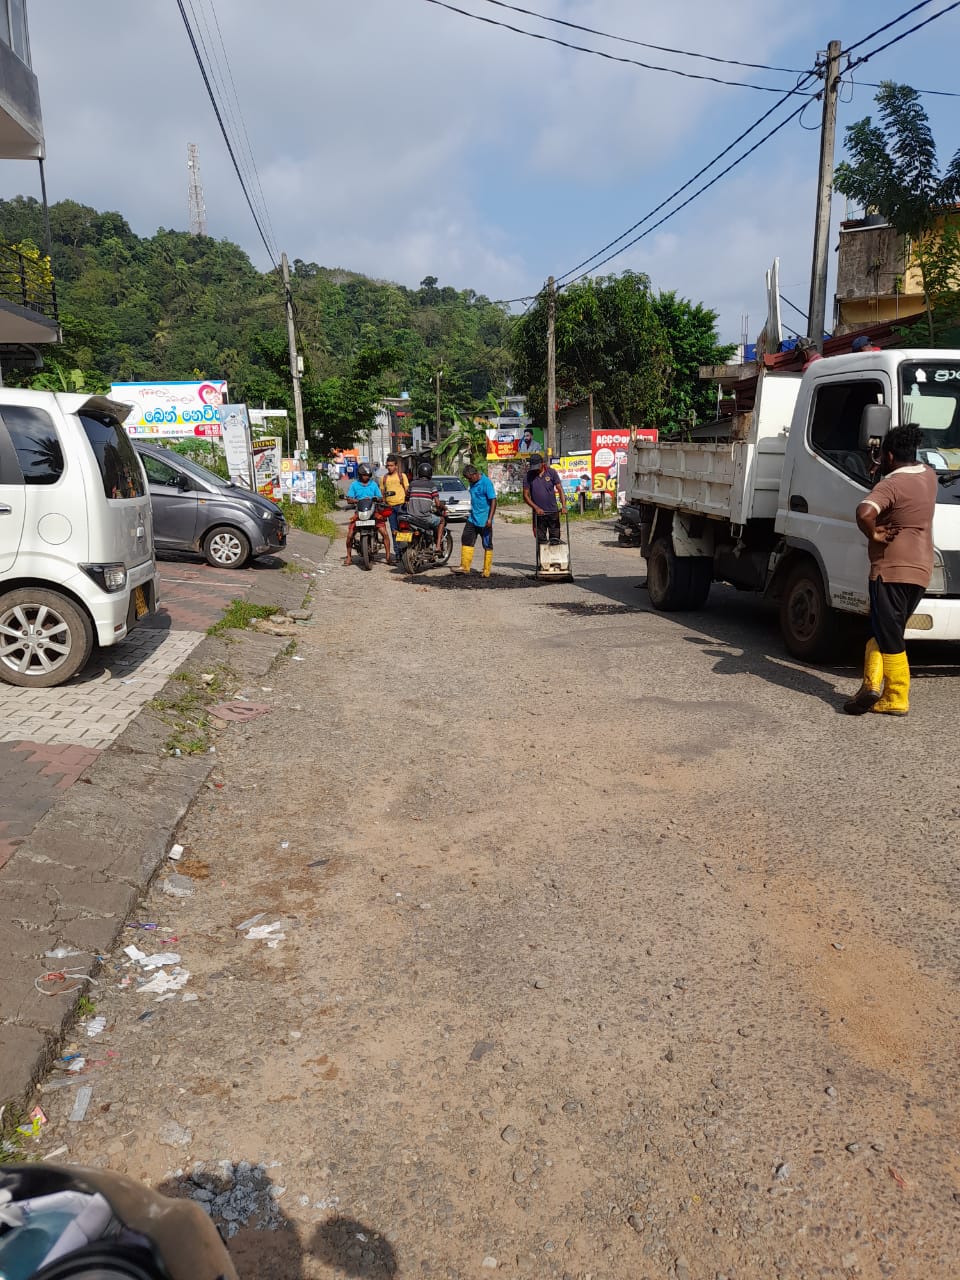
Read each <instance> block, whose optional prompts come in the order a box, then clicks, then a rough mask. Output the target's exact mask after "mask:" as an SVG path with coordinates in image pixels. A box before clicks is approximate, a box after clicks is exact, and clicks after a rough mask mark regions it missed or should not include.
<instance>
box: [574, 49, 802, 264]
mask: <svg viewBox="0 0 960 1280" xmlns="http://www.w3.org/2000/svg"><path fill="white" fill-rule="evenodd" d="M814 74H815V73H814V72H813V71H807V72H805V73H801V78H800V80H798V82H797V88H799V87H800V85H802V84H803V83H804V82H805V81H806V80H809V79H811V78H812V77H813V75H814ZM794 92H795V90H792V89H791V90H790V91H789V92H788V93H785V94H784V95H783V97H782V98H781V99H780V101H779V102H775V103H774V104H773V106H772V107H771V108H770V109H769V111H765V112H764V113H763V115H762V116H760V117H759V119H757V120H755V121H754V122H753V124H752V125H750V126H749V128H747V129H744V131H743V132H742V133H741V134H739V135H738V136H737V137H736V138H734V139H733V141H732V142H731V143H729V144H728V145H727V146H726V147H724V149H723V150H722V151H720V152H718V153H717V155H715V156H714V157H713V159H712V160H710V161H709V162H708V163H707V164H705V165H704V166H703V168H701V169H698V170H697V172H696V173H695V174H694V175H693V177H692V178H688V179H687V181H686V182H685V183H684V184H683V186H682V187H677V189H676V191H674V192H672V193H671V194H670V195H669V196H667V198H666V199H665V200H661V202H660V203H659V204H658V205H657V206H656V207H655V208H653V209H651V210H650V212H649V213H647V214H645V215H644V216H643V217H642V218H641V219H640V220H639V222H635V223H634V224H633V226H632V227H627V229H626V231H624V232H622V233H621V234H620V235H619V236H617V237H616V239H615V240H611V241H610V242H609V243H608V244H605V245H604V246H603V248H602V249H598V250H597V252H596V253H592V254H591V255H590V257H589V258H584V260H583V261H582V262H578V263H577V265H576V266H575V267H572V268H571V269H570V270H569V271H565V272H564V273H563V275H561V276H557V283H558V284H562V282H563V281H564V280H566V279H567V277H568V276H572V275H575V274H576V273H577V272H578V271H579V270H580V269H581V267H585V266H587V265H588V264H589V263H591V262H592V261H593V260H594V258H599V257H600V255H601V254H603V253H606V252H607V250H608V249H612V248H613V247H614V245H617V244H619V243H620V241H621V240H625V239H626V237H627V236H628V235H630V234H631V233H632V232H634V231H636V230H637V229H638V228H639V227H642V226H643V224H644V223H645V222H649V220H650V219H651V218H652V217H654V216H655V215H656V214H658V213H659V212H660V210H661V209H664V208H666V206H667V205H668V204H670V202H671V201H672V200H675V199H676V197H677V196H679V195H682V194H683V192H684V191H686V190H687V188H688V187H691V186H693V184H694V183H695V182H696V181H697V179H698V178H702V177H703V175H704V174H705V173H706V172H707V170H708V169H712V168H713V166H714V165H715V164H717V163H718V162H719V161H720V160H722V159H723V157H724V156H726V155H729V154H730V152H731V151H732V150H733V149H734V147H736V146H738V145H739V144H740V143H741V142H743V140H744V138H747V137H749V135H750V134H751V133H753V132H754V131H755V130H756V129H759V128H760V126H761V125H762V124H763V122H764V121H765V120H768V119H769V118H770V116H772V115H773V113H774V112H775V111H777V110H778V109H779V108H780V107H782V106H783V104H784V103H785V102H786V101H787V100H788V99H789V98H790V97H791V96H792V95H793V93H794ZM806 106H807V103H804V107H806ZM608 261H609V259H608Z"/></svg>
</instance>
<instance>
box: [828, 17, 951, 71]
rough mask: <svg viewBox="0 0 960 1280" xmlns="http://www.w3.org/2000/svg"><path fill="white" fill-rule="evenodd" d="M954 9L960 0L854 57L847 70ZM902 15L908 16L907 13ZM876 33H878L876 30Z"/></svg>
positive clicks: (858, 65) (866, 60)
mask: <svg viewBox="0 0 960 1280" xmlns="http://www.w3.org/2000/svg"><path fill="white" fill-rule="evenodd" d="M926 2H927V3H929V2H930V0H926ZM915 7H916V8H918V9H919V8H921V6H920V5H916V6H915ZM953 9H960V0H953V4H948V5H947V7H946V8H945V9H940V10H939V12H937V13H934V14H931V15H930V17H929V18H924V20H923V22H918V23H917V24H916V25H915V26H913V27H908V28H907V29H906V31H901V33H900V34H899V35H898V36H894V37H893V39H892V40H888V41H887V43H886V44H881V45H878V46H877V48H876V49H871V50H870V52H869V53H865V54H863V55H862V56H861V57H859V58H854V59H853V60H852V61H851V62H850V63H849V64H848V66H847V70H848V71H853V69H854V68H855V67H861V66H863V64H864V63H865V62H869V61H870V59H871V58H875V57H876V56H877V54H878V53H883V52H884V50H885V49H890V48H892V46H893V45H895V44H899V43H900V41H901V40H906V38H907V36H912V35H913V33H914V32H915V31H920V30H921V28H923V27H929V25H930V23H931V22H936V20H937V19H938V18H942V17H943V16H944V14H947V13H950V12H951V11H952V10H953ZM908 12H909V13H912V12H913V10H912V9H910V10H908ZM902 16H903V17H906V14H904V15H902ZM888 25H891V24H888ZM884 29H885V28H883V27H881V28H880V30H881V31H882V30H884ZM874 34H875V35H876V34H877V33H876V32H874ZM868 38H869V37H868ZM859 43H860V44H863V43H864V42H863V41H862V40H861V41H860V42H859ZM856 47H857V46H856V45H853V46H852V48H856ZM846 52H847V53H848V54H849V52H850V50H849V49H848V50H846Z"/></svg>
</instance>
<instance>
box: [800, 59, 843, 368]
mask: <svg viewBox="0 0 960 1280" xmlns="http://www.w3.org/2000/svg"><path fill="white" fill-rule="evenodd" d="M839 90H840V41H839V40H831V41H830V44H829V45H828V47H827V63H826V70H825V73H824V81H823V123H822V124H821V126H820V174H819V177H818V179H817V218H816V222H815V223H814V229H813V267H812V270H811V272H810V305H809V307H808V308H807V325H808V328H809V336H810V337H811V338H812V339H813V341H814V343H815V345H816V348H817V350H818V351H822V349H823V329H824V324H825V321H826V316H827V262H828V260H829V252H830V203H831V198H832V196H833V153H834V146H835V143H836V137H837V96H838V94H839Z"/></svg>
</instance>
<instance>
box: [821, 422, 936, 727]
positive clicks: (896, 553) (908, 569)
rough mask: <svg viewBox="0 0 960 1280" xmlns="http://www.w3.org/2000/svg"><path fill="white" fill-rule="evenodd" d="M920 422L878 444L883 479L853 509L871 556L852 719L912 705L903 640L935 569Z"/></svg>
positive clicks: (849, 709)
mask: <svg viewBox="0 0 960 1280" xmlns="http://www.w3.org/2000/svg"><path fill="white" fill-rule="evenodd" d="M919 444H920V429H919V427H915V426H910V425H904V426H900V427H894V428H893V429H892V430H890V431H888V432H887V434H886V435H885V436H884V438H883V443H882V445H881V446H880V456H881V460H882V463H881V465H882V471H883V479H882V480H880V482H879V483H878V484H877V485H876V486H875V487H874V488H873V489H872V490H871V492H870V496H869V497H868V498H864V500H863V501H862V502H861V503H860V505H859V506H858V507H857V526H858V528H859V529H860V532H861V533H862V534H863V535H864V536H865V537H866V539H867V546H868V553H869V556H870V627H871V630H872V632H873V635H872V636H871V638H870V640H869V641H868V642H867V649H866V653H865V654H864V660H863V683H862V684H861V685H860V688H859V689H858V690H857V692H856V693H855V694H854V696H853V697H852V698H850V699H849V700H848V701H847V702H845V703H844V704H843V709H844V711H845V712H846V713H847V714H848V715H851V716H859V715H863V714H864V712H866V711H879V712H882V713H885V714H886V715H891V716H905V715H906V714H907V712H908V711H909V710H910V699H909V693H910V667H909V665H908V663H907V654H906V649H905V644H904V632H905V630H906V626H907V619H908V618H909V617H910V615H911V614H912V613H913V612H914V610H915V609H916V607H917V605H918V604H919V603H920V601H921V600H922V599H923V594H924V592H925V591H926V589H927V587H928V586H929V585H930V575H931V574H932V573H933V514H934V509H935V507H936V503H937V476H936V472H935V471H933V470H932V469H931V468H930V467H928V466H926V465H925V464H924V463H922V462H918V461H917V448H918V446H919Z"/></svg>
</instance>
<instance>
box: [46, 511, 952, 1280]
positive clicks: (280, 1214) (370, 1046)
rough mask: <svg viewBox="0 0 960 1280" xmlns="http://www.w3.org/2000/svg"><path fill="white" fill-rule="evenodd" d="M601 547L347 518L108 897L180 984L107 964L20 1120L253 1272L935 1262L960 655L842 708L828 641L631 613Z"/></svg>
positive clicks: (594, 539) (946, 1218)
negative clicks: (453, 540) (191, 798)
mask: <svg viewBox="0 0 960 1280" xmlns="http://www.w3.org/2000/svg"><path fill="white" fill-rule="evenodd" d="M612 539H613V535H612V534H611V533H610V532H609V530H607V529H606V528H601V527H597V526H590V527H586V526H581V527H578V528H577V529H576V531H575V534H574V554H575V567H576V570H577V575H578V576H577V581H576V582H575V583H574V584H572V585H559V584H555V585H539V584H535V583H533V582H532V581H531V580H530V578H529V576H528V570H529V561H530V553H531V549H532V548H531V539H530V534H529V531H528V529H526V528H520V527H513V526H508V525H506V524H498V528H497V564H496V569H497V570H498V572H496V573H495V576H494V578H493V579H492V580H491V581H490V582H489V583H482V582H481V581H480V579H479V578H477V577H476V576H475V577H474V578H472V579H471V580H470V581H469V582H462V581H460V580H458V579H456V578H454V577H453V576H452V575H449V574H448V573H447V572H446V571H437V572H432V573H428V574H424V575H422V576H421V577H419V578H416V579H408V578H405V577H404V576H403V575H402V574H400V573H399V572H392V571H388V570H387V569H386V568H385V567H384V566H383V565H382V564H380V565H378V566H377V567H376V568H375V570H374V571H373V572H371V573H368V574H367V573H363V572H362V571H360V570H359V569H358V568H357V567H356V566H354V567H353V568H352V569H347V568H344V567H343V566H341V565H340V564H339V560H338V557H337V556H336V554H335V553H331V555H330V556H329V557H328V562H327V565H326V572H325V573H324V574H322V575H320V576H319V577H318V578H317V585H316V588H315V591H314V605H313V607H314V609H315V613H314V623H315V625H313V626H312V627H309V628H304V630H303V638H302V640H301V641H300V643H299V647H298V650H297V655H296V656H297V657H298V658H300V659H302V661H293V660H292V659H290V658H285V659H281V661H280V664H279V666H278V669H277V670H276V671H275V673H274V674H273V675H272V676H271V678H270V679H269V680H268V681H266V682H265V684H266V688H265V689H260V688H257V689H256V690H251V691H250V692H251V695H252V696H253V695H255V697H256V699H257V700H258V701H263V702H265V703H267V704H269V705H270V707H271V708H272V711H271V714H270V715H267V716H264V717H263V718H261V719H259V720H256V721H253V722H251V723H249V724H246V725H243V726H237V727H231V728H230V729H229V730H227V731H225V732H224V734H223V735H222V737H221V739H220V741H219V744H218V761H219V764H218V767H217V771H216V773H215V775H214V781H213V782H212V783H211V784H210V786H209V787H208V789H207V790H205V791H204V792H203V794H202V797H201V799H200V800H199V801H198V802H197V804H196V805H195V806H194V809H193V811H192V812H191V814H190V815H189V817H188V819H187V821H186V822H185V824H184V826H183V828H182V830H181V832H180V835H179V837H178V838H179V840H180V842H181V843H182V844H183V845H184V846H185V853H184V856H183V859H182V861H181V862H180V863H179V864H177V865H176V867H171V870H175V871H176V873H177V874H178V875H179V876H182V877H186V879H185V880H183V881H174V887H177V886H178V885H180V886H184V885H185V886H186V887H187V888H188V890H190V892H189V896H182V897H177V896H171V895H170V893H169V892H167V891H164V888H163V885H162V884H161V883H159V882H158V884H157V885H156V886H155V887H154V889H153V890H151V892H150V894H149V895H148V897H147V899H146V901H145V903H144V905H143V908H142V913H141V915H140V917H139V918H140V921H141V922H142V923H151V924H153V923H155V924H157V925H158V926H159V927H158V929H157V930H134V929H131V930H129V931H128V933H129V941H130V942H131V943H135V944H136V945H138V946H139V947H141V948H142V949H143V950H144V951H145V952H148V953H152V952H158V951H160V952H164V951H171V950H172V951H174V952H177V953H179V954H180V955H181V957H182V959H181V967H182V968H183V969H186V970H189V973H190V977H189V980H188V981H187V983H186V985H185V986H183V987H182V988H181V989H180V990H178V991H176V992H174V993H172V995H171V996H170V998H168V999H161V1000H158V999H157V995H156V994H155V993H153V994H148V993H143V992H141V991H140V990H139V989H138V987H137V979H136V974H135V966H132V965H129V964H128V963H127V961H126V957H125V956H124V955H123V954H122V953H118V955H117V956H115V957H113V958H111V960H110V961H109V963H108V964H107V966H106V970H105V973H104V977H103V986H102V988H101V989H100V990H99V992H98V993H97V1005H98V1009H97V1012H98V1013H100V1014H102V1015H104V1016H105V1017H106V1020H107V1028H106V1030H105V1031H104V1032H103V1033H102V1034H101V1035H100V1036H98V1037H96V1038H95V1039H87V1038H86V1037H85V1035H84V1031H83V1028H82V1027H81V1028H78V1032H77V1037H76V1045H77V1046H78V1048H79V1049H80V1050H82V1052H84V1053H85V1054H86V1056H87V1058H88V1062H89V1063H90V1066H89V1067H88V1071H89V1075H88V1076H85V1077H83V1080H82V1083H87V1084H89V1085H91V1086H92V1088H93V1094H92V1099H91V1102H90V1105H89V1108H88V1110H87V1113H86V1117H85V1119H83V1120H82V1121H73V1122H71V1121H69V1120H68V1119H67V1117H68V1115H69V1113H70V1109H71V1106H72V1105H73V1099H74V1095H75V1094H76V1086H70V1087H66V1088H62V1089H57V1090H52V1091H50V1092H48V1093H46V1094H45V1095H44V1098H43V1103H44V1106H45V1107H46V1108H47V1110H48V1113H49V1115H50V1123H49V1124H48V1126H47V1127H46V1129H45V1130H44V1133H43V1138H42V1142H41V1147H42V1150H43V1151H48V1152H49V1151H51V1150H53V1149H55V1148H57V1147H58V1146H61V1145H65V1146H67V1147H68V1148H69V1153H68V1155H63V1154H61V1156H60V1157H59V1158H61V1159H63V1158H67V1159H69V1160H72V1161H77V1162H81V1163H89V1164H106V1165H110V1166H111V1167H113V1168H116V1169H118V1170H120V1171H122V1172H126V1173H129V1174H132V1175H133V1176H135V1177H138V1178H142V1179H145V1180H147V1181H150V1182H151V1183H154V1184H163V1185H164V1186H165V1187H167V1188H168V1189H175V1190H179V1191H182V1192H184V1193H187V1194H193V1195H195V1196H197V1197H198V1198H200V1199H202V1200H204V1201H206V1202H207V1203H208V1204H212V1205H214V1207H215V1209H216V1212H217V1214H218V1217H219V1220H220V1221H221V1222H222V1224H223V1225H224V1226H225V1227H226V1228H227V1229H228V1231H229V1232H230V1233H231V1241H230V1243H231V1248H232V1249H233V1250H234V1251H235V1253H236V1257H237V1262H238V1267H239V1269H240V1270H241V1274H242V1275H243V1276H245V1277H251V1278H252V1277H254V1276H257V1277H298V1276H303V1277H331V1276H364V1277H372V1278H374V1280H380V1278H381V1277H387V1276H393V1275H399V1276H407V1277H414V1276H417V1277H445V1278H448V1280H461V1278H462V1280H466V1278H467V1277H474V1276H483V1275H487V1274H497V1273H502V1274H504V1275H507V1276H514V1277H528V1278H530V1280H540V1278H541V1277H554V1276H556V1277H567V1278H568V1280H574V1278H575V1280H591V1278H592V1280H644V1278H645V1277H646V1278H649V1280H661V1278H668V1280H721V1278H722V1277H728V1278H729V1280H773V1278H778V1280H804V1278H806V1280H812V1278H813V1277H837V1278H839V1277H849V1276H862V1277H869V1278H875V1277H897V1280H914V1278H915V1280H955V1277H956V1276H957V1274H958V1267H960V1264H958V1261H957V1257H958V1251H960V1250H958V1244H960V1155H958V1145H957V1132H958V1128H957V1121H958V1114H957V1111H958V1106H957V1082H958V1072H960V1069H958V1053H957V1026H958V1021H957V1014H958V1011H960V1000H958V996H957V983H958V978H960V942H958V938H960V934H958V929H957V924H958V921H957V901H958V896H960V894H958V890H960V854H958V848H960V841H958V834H960V833H958V824H960V789H958V776H957V770H956V765H955V759H954V757H955V744H954V739H953V733H952V730H951V729H950V727H949V726H950V724H951V723H952V716H951V715H950V714H949V713H950V712H951V711H953V710H955V709H956V707H957V675H958V670H957V668H956V666H955V665H951V664H952V663H953V662H954V661H955V658H954V655H953V654H952V653H951V652H950V651H948V650H940V651H937V652H934V651H929V650H923V649H918V650H917V651H916V654H915V659H917V658H919V661H918V662H917V663H916V665H917V672H916V674H917V676H918V678H917V679H916V681H915V684H914V697H913V710H912V712H911V715H910V716H909V717H908V718H907V719H905V720H892V719H890V718H887V717H880V716H872V717H871V716H865V717H863V718H861V719H849V718H847V717H844V716H843V715H840V714H838V706H839V702H840V701H841V695H842V694H845V693H846V692H848V691H849V690H851V689H852V688H853V687H854V685H855V683H856V680H855V674H854V672H853V669H852V667H851V668H845V669H838V670H835V671H824V670H815V669H812V668H807V667H804V666H802V665H799V664H797V663H795V662H793V661H791V660H789V659H788V658H786V657H785V656H784V654H783V651H782V649H781V646H780V643H779V639H778V637H777V633H776V629H775V626H774V622H773V620H772V618H771V616H770V615H769V614H768V613H767V612H766V611H765V610H764V609H763V608H762V607H761V606H760V605H758V604H757V603H756V602H755V601H753V600H752V599H750V598H747V597H741V596H737V595H736V594H735V593H733V592H729V591H723V590H717V589H715V590H714V594H713V596H712V598H711V604H710V607H709V608H708V609H706V610H705V611H703V612H702V613H698V614H690V615H673V616H665V615H657V614H655V613H653V612H651V611H650V608H649V602H648V599H647V596H646V592H645V591H643V590H642V589H641V588H640V587H638V585H637V584H638V583H639V582H641V581H642V577H643V562H642V560H641V559H640V556H639V552H637V551H634V550H629V549H623V548H619V547H617V546H616V545H615V543H614V542H613V540H612ZM945 712H946V713H947V714H945ZM168 888H169V886H168ZM260 913H262V915H261V914H260ZM258 915H259V916H260V918H259V920H258V921H257V922H255V923H254V924H252V925H248V928H247V929H246V930H245V931H239V930H237V928H236V926H237V925H238V924H240V923H241V922H246V921H249V920H250V919H251V917H255V916H258ZM278 922H279V923H278ZM273 925H276V926H277V927H275V928H273V929H272V930H271V929H270V926H273ZM258 931H259V934H260V935H261V936H257V935H258ZM251 934H252V935H253V936H251ZM278 935H282V937H278ZM165 939H175V941H174V942H166V941H164V940H165ZM172 968H173V966H172V965H168V966H166V971H168V972H169V971H170V970H171V969H172ZM142 976H144V975H142ZM125 979H130V982H129V984H128V985H125V986H124V985H121V983H123V981H124V980H125ZM190 997H196V998H194V999H190ZM94 1063H97V1064H99V1065H93V1064H94ZM54 1083H57V1081H55V1082H54ZM271 1228H276V1230H271Z"/></svg>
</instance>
